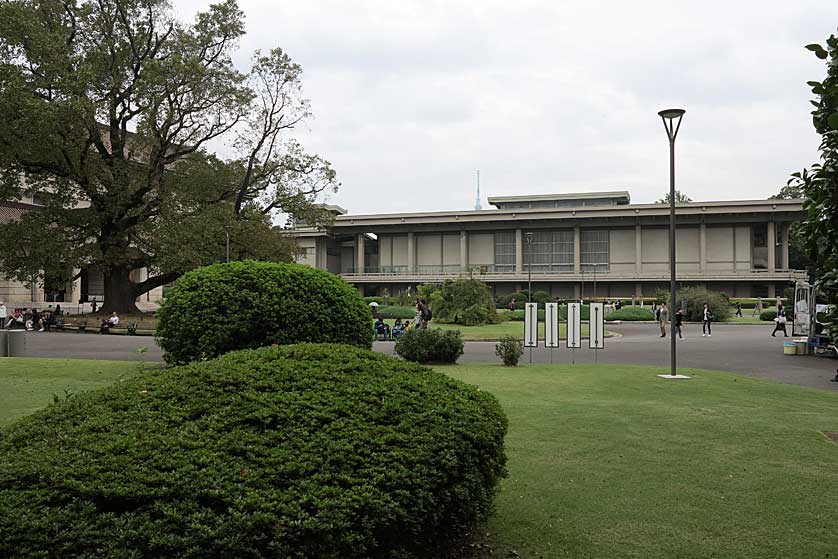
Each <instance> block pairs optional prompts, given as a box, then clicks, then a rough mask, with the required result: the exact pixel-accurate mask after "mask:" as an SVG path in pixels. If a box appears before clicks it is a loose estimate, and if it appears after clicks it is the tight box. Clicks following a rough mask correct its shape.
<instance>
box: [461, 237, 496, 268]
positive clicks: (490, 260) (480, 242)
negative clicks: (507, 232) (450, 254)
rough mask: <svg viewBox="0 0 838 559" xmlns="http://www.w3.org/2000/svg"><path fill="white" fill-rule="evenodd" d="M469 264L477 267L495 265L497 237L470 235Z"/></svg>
mask: <svg viewBox="0 0 838 559" xmlns="http://www.w3.org/2000/svg"><path fill="white" fill-rule="evenodd" d="M468 263H469V264H473V265H477V266H488V265H491V264H494V263H495V235H494V234H493V233H488V234H486V233H469V235H468Z"/></svg>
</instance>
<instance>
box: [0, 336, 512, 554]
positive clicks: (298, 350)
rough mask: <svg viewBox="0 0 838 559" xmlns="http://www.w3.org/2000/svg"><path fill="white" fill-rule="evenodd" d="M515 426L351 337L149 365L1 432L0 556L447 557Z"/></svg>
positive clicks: (440, 377)
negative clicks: (347, 341)
mask: <svg viewBox="0 0 838 559" xmlns="http://www.w3.org/2000/svg"><path fill="white" fill-rule="evenodd" d="M505 432H506V419H505V417H504V414H503V412H502V410H501V408H500V406H499V404H498V402H497V400H495V398H494V397H492V396H491V395H490V394H487V393H486V392H485V391H481V390H477V389H476V388H475V387H472V386H469V385H466V384H463V383H461V382H458V381H455V380H453V379H451V378H449V377H447V376H446V375H444V374H441V373H436V372H434V371H431V370H429V369H426V368H424V367H421V366H418V365H415V364H412V363H405V362H404V361H400V360H397V359H394V358H392V357H387V356H383V355H379V354H375V353H373V352H371V351H369V350H363V349H359V348H356V347H352V346H346V345H331V344H324V345H315V344H299V345H290V346H280V347H267V348H261V349H258V350H248V351H240V352H233V353H229V354H227V355H224V356H222V357H221V358H219V359H216V360H212V361H207V362H199V363H193V364H191V365H188V366H184V367H179V368H175V369H170V370H166V371H160V372H153V371H152V372H147V373H144V374H141V375H140V376H138V377H135V378H133V379H130V380H127V381H125V382H122V383H118V384H116V385H114V386H111V387H109V388H106V389H103V390H99V391H94V392H88V393H83V394H78V395H75V396H74V397H73V398H70V399H67V400H62V401H60V403H58V404H56V405H53V406H50V407H49V408H47V409H46V410H43V411H40V412H37V413H35V414H34V415H32V416H29V417H27V418H24V419H23V420H21V421H19V422H18V423H16V424H13V425H11V426H9V427H7V428H5V429H4V430H0V465H2V467H0V519H2V521H0V557H3V558H4V559H35V558H47V557H49V558H61V559H124V558H155V559H175V558H181V559H204V558H245V557H247V558H256V557H266V558H267V557H275V558H280V557H282V558H314V559H320V558H322V559H327V558H328V559H335V558H346V559H362V558H382V559H383V558H390V557H399V558H404V559H408V558H414V557H439V556H442V555H443V553H441V552H440V553H437V548H438V546H440V545H442V544H445V543H447V542H451V541H455V540H457V539H458V538H460V537H462V535H463V534H468V533H470V532H473V531H474V529H475V525H476V523H478V522H480V521H481V520H482V519H484V518H485V517H486V516H487V514H488V513H489V512H490V509H491V501H492V498H493V496H494V494H495V492H496V489H497V484H498V481H499V479H500V478H501V477H502V476H503V475H504V472H505V470H504V466H505V461H506V458H505V455H504V451H503V437H504V435H505Z"/></svg>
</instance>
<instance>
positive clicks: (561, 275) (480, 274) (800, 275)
mask: <svg viewBox="0 0 838 559" xmlns="http://www.w3.org/2000/svg"><path fill="white" fill-rule="evenodd" d="M586 268H587V269H586ZM676 273H677V279H678V281H680V282H708V281H757V282H759V281H779V282H783V281H797V280H805V279H806V271H805V270H790V269H775V270H774V271H773V272H771V271H768V270H765V269H757V268H751V269H744V270H743V269H737V270H708V271H707V272H697V271H694V270H693V271H684V272H678V271H677V270H676ZM340 275H341V276H342V277H343V278H345V279H346V280H347V281H349V282H350V283H428V282H441V281H444V280H446V279H452V278H457V277H473V278H476V279H480V280H482V281H486V282H499V281H500V282H512V281H515V282H518V281H527V280H528V279H530V277H531V278H532V281H534V282H551V281H552V282H582V281H585V282H589V281H593V280H594V279H596V280H598V281H661V282H663V281H669V271H657V270H655V271H641V272H636V271H632V272H627V271H617V270H611V269H610V268H609V267H608V266H607V265H583V269H582V270H581V271H578V272H577V271H574V270H572V269H567V266H566V265H555V266H550V265H534V266H533V268H532V273H531V274H530V273H529V272H528V270H527V268H526V266H524V270H523V272H516V270H515V267H514V266H504V265H494V264H492V265H482V266H477V265H475V266H470V267H468V268H462V267H461V266H459V265H450V266H415V267H414V268H413V269H410V268H409V267H408V266H380V267H366V268H364V269H363V271H360V270H357V269H355V268H346V269H344V270H343V271H342V272H341V273H340Z"/></svg>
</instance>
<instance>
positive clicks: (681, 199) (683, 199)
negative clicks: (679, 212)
mask: <svg viewBox="0 0 838 559" xmlns="http://www.w3.org/2000/svg"><path fill="white" fill-rule="evenodd" d="M692 201H693V199H692V198H690V197H689V196H687V195H686V194H681V191H680V190H676V191H675V205H678V204H688V203H689V202H692ZM655 204H669V192H667V193H666V194H665V195H664V196H663V198H659V199H658V200H657V201H656V202H655Z"/></svg>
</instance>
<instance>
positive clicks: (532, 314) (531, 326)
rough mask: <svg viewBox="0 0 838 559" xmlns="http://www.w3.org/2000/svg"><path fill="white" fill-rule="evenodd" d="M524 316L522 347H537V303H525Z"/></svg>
mask: <svg viewBox="0 0 838 559" xmlns="http://www.w3.org/2000/svg"><path fill="white" fill-rule="evenodd" d="M525 308H526V314H525V316H524V347H538V303H527V304H526V306H525Z"/></svg>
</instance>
